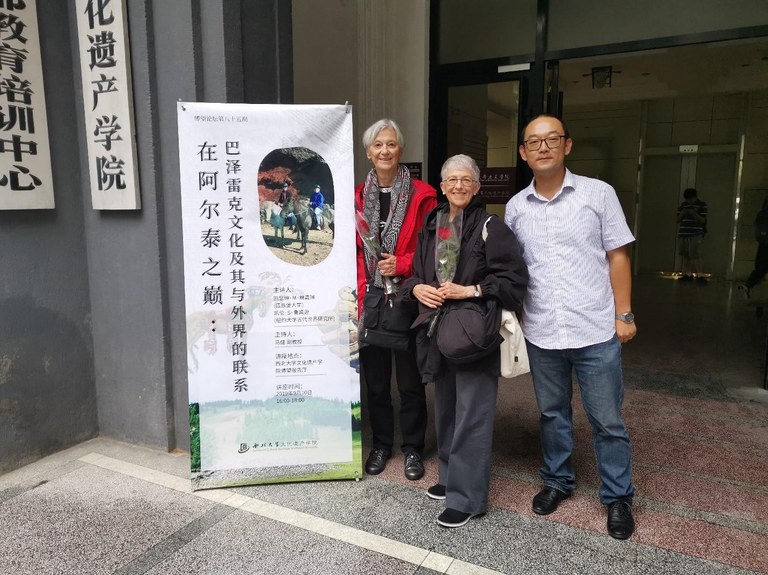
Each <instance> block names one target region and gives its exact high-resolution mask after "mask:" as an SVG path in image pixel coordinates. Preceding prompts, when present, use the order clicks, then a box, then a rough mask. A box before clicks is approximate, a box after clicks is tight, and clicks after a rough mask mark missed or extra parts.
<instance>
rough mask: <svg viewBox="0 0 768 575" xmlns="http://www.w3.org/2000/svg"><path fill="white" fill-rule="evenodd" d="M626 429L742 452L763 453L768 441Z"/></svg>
mask: <svg viewBox="0 0 768 575" xmlns="http://www.w3.org/2000/svg"><path fill="white" fill-rule="evenodd" d="M627 427H628V428H629V430H630V432H631V433H630V435H635V434H641V435H649V434H655V435H662V436H665V437H675V438H682V439H684V440H685V441H686V442H693V443H701V444H705V445H713V444H714V445H717V446H719V447H728V448H734V447H735V448H737V449H739V450H740V451H742V452H750V451H754V452H764V451H765V450H766V448H768V441H767V442H766V443H765V444H761V443H756V442H753V441H749V440H746V441H737V440H733V441H731V440H728V439H719V438H717V437H712V436H702V435H691V434H688V433H682V432H679V431H673V430H669V429H663V428H655V429H649V428H648V427H643V428H639V427H635V426H634V425H632V424H631V423H630V424H629V425H627Z"/></svg>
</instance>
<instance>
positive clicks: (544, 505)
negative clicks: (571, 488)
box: [532, 487, 571, 515]
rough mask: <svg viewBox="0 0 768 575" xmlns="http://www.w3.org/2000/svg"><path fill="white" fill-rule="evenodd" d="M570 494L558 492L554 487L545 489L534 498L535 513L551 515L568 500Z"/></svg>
mask: <svg viewBox="0 0 768 575" xmlns="http://www.w3.org/2000/svg"><path fill="white" fill-rule="evenodd" d="M570 496H571V494H570V493H564V492H562V491H558V490H557V489H555V488H554V487H545V488H544V489H542V490H541V491H539V492H538V493H537V494H536V496H535V497H534V498H533V506H532V508H533V512H534V513H536V514H538V515H549V514H550V513H552V512H553V511H554V510H555V509H557V506H558V505H560V502H561V501H562V500H563V499H568V498H569V497H570Z"/></svg>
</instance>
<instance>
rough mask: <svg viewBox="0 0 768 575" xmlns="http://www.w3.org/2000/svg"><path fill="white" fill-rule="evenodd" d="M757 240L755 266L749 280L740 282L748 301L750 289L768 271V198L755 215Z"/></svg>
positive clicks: (742, 291) (740, 288)
mask: <svg viewBox="0 0 768 575" xmlns="http://www.w3.org/2000/svg"><path fill="white" fill-rule="evenodd" d="M755 241H756V242H757V253H756V254H755V268H754V269H753V270H752V272H751V273H750V274H749V277H748V278H747V281H746V282H744V283H743V284H739V290H741V293H742V294H744V299H745V300H747V301H749V295H750V294H749V292H750V290H751V289H752V288H753V287H755V286H756V285H757V284H759V283H760V282H761V281H763V278H764V277H765V274H767V273H768V198H766V199H765V200H764V201H763V207H762V208H760V211H759V212H757V216H756V217H755Z"/></svg>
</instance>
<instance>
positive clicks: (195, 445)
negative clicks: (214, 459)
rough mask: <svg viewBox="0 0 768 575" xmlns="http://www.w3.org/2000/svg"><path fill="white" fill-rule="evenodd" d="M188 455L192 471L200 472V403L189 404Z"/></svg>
mask: <svg viewBox="0 0 768 575" xmlns="http://www.w3.org/2000/svg"><path fill="white" fill-rule="evenodd" d="M189 455H190V468H191V470H192V473H199V472H200V404H199V403H190V404H189Z"/></svg>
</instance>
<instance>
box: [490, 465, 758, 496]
mask: <svg viewBox="0 0 768 575" xmlns="http://www.w3.org/2000/svg"><path fill="white" fill-rule="evenodd" d="M632 465H633V467H635V469H638V468H640V469H650V470H653V471H662V472H665V473H677V474H679V475H685V476H687V477H692V478H694V479H701V480H703V481H708V482H710V483H720V484H723V485H729V486H731V487H739V488H741V489H746V490H749V491H756V492H759V493H768V485H760V484H758V483H747V482H746V481H739V480H737V479H729V478H727V477H719V476H715V475H708V474H704V473H698V472H695V471H688V470H685V469H680V468H677V467H661V466H660V465H656V464H653V463H642V462H638V461H633V462H632ZM492 473H493V475H498V476H500V477H511V478H513V479H517V480H518V481H521V482H523V483H528V484H530V485H541V478H540V477H539V476H538V475H534V474H532V473H527V472H525V471H516V470H514V469H511V468H509V467H506V466H504V465H500V464H499V463H494V465H493V471H492ZM579 489H586V490H589V491H591V492H592V493H593V494H597V492H598V488H597V487H591V486H580V487H579Z"/></svg>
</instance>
